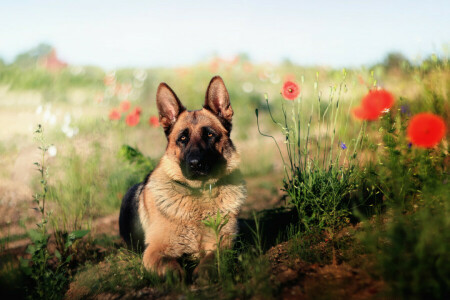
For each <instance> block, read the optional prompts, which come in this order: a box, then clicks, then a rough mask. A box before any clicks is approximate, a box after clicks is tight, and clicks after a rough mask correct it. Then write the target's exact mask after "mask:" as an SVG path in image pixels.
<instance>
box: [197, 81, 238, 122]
mask: <svg viewBox="0 0 450 300" xmlns="http://www.w3.org/2000/svg"><path fill="white" fill-rule="evenodd" d="M203 107H204V108H205V109H207V110H209V111H211V112H213V113H214V114H215V115H217V116H218V117H219V118H221V119H223V121H225V123H229V125H231V119H232V117H233V109H232V108H231V104H230V95H228V91H227V88H226V87H225V84H224V83H223V80H222V78H220V76H214V77H213V78H212V79H211V82H210V83H209V86H208V89H207V91H206V97H205V105H204V106H203ZM226 127H228V126H226ZM227 129H228V128H227ZM230 129H231V128H230Z"/></svg>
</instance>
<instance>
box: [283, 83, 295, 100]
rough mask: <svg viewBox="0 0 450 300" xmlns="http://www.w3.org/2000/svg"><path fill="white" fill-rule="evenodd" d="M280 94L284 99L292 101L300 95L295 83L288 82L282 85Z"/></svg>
mask: <svg viewBox="0 0 450 300" xmlns="http://www.w3.org/2000/svg"><path fill="white" fill-rule="evenodd" d="M281 94H282V95H283V97H284V99H286V100H291V101H292V100H294V99H295V98H297V97H298V95H299V94H300V87H299V86H298V84H296V83H295V82H293V81H290V80H288V81H286V82H285V83H284V84H283V89H282V90H281Z"/></svg>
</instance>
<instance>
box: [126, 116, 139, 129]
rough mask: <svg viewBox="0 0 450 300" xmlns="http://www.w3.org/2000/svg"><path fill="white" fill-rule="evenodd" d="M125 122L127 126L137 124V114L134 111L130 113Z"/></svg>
mask: <svg viewBox="0 0 450 300" xmlns="http://www.w3.org/2000/svg"><path fill="white" fill-rule="evenodd" d="M125 122H126V123H127V125H128V126H130V127H133V126H136V125H137V124H139V115H138V114H135V113H130V114H129V115H128V116H127V117H126V119H125Z"/></svg>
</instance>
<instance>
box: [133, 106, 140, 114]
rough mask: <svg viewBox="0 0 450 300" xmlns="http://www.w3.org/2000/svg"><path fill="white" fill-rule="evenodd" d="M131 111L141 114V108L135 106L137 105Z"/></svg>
mask: <svg viewBox="0 0 450 300" xmlns="http://www.w3.org/2000/svg"><path fill="white" fill-rule="evenodd" d="M133 113H134V114H136V115H141V113H142V109H141V108H140V107H139V106H137V107H136V108H135V109H134V110H133Z"/></svg>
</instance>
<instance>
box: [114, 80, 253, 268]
mask: <svg viewBox="0 0 450 300" xmlns="http://www.w3.org/2000/svg"><path fill="white" fill-rule="evenodd" d="M156 104H157V108H158V111H159V122H160V124H161V127H162V128H163V129H164V132H165V135H166V137H167V148H166V151H165V153H164V155H163V156H162V158H161V160H160V161H159V164H158V165H157V166H156V168H155V169H154V170H153V171H152V172H151V173H150V174H149V175H148V176H147V178H146V179H145V180H144V182H142V183H139V184H136V185H135V186H133V187H131V188H130V189H129V190H128V192H127V193H126V194H125V196H124V198H123V200H122V205H121V209H120V216H119V226H120V235H121V236H122V238H123V239H124V240H125V242H126V243H127V244H128V245H130V246H133V247H136V246H139V245H140V246H141V247H145V250H144V253H143V264H144V267H145V268H146V269H148V270H151V271H153V272H156V273H157V274H159V275H161V276H162V275H165V274H166V273H167V271H168V270H170V271H175V272H178V273H180V274H183V273H184V272H183V270H182V268H181V266H180V264H179V263H178V261H177V259H178V258H180V257H182V256H184V255H189V256H193V257H195V258H197V259H199V260H200V263H199V266H198V267H197V269H198V268H199V267H200V266H201V265H202V263H203V264H205V262H207V261H211V258H213V257H214V252H215V250H216V247H217V244H216V236H215V234H214V232H213V230H212V229H211V228H208V227H207V226H205V224H204V223H203V222H204V221H205V220H207V219H208V218H209V217H215V216H216V214H217V213H220V215H221V216H226V219H227V220H228V222H226V224H225V226H224V227H223V228H222V229H221V231H220V238H221V239H222V243H220V245H221V247H226V248H230V247H232V245H233V239H234V237H235V236H236V234H237V232H238V224H237V216H238V213H239V211H240V207H241V205H242V204H243V202H244V200H245V198H246V187H245V182H244V180H243V178H242V175H241V173H240V171H239V169H238V166H239V160H240V159H239V154H238V152H237V150H236V147H235V146H234V144H233V142H232V140H231V138H230V133H231V128H232V122H231V121H232V117H233V109H232V107H231V104H230V97H229V94H228V91H227V89H226V87H225V84H224V82H223V80H222V78H221V77H219V76H216V77H213V78H212V79H211V81H210V83H209V86H208V88H207V91H206V96H205V102H204V105H203V108H202V109H200V110H194V111H188V110H186V108H185V107H184V106H183V105H182V103H181V102H180V100H179V99H178V97H177V95H176V94H175V93H174V92H173V90H172V89H171V88H170V87H169V86H168V85H167V84H165V83H161V84H160V85H159V87H158V90H157V93H156ZM224 223H225V222H224ZM194 272H195V271H194Z"/></svg>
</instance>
